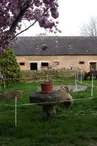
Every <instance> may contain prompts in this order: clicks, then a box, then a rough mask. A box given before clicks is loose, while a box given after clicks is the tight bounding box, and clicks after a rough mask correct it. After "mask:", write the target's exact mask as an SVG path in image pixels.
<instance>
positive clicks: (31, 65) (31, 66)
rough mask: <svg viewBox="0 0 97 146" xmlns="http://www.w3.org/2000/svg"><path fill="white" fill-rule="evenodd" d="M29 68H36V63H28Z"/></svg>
mask: <svg viewBox="0 0 97 146" xmlns="http://www.w3.org/2000/svg"><path fill="white" fill-rule="evenodd" d="M30 70H37V63H36V62H34V63H30Z"/></svg>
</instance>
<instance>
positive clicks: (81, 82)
mask: <svg viewBox="0 0 97 146" xmlns="http://www.w3.org/2000/svg"><path fill="white" fill-rule="evenodd" d="M82 75H83V74H82V71H81V84H82V78H83V76H82Z"/></svg>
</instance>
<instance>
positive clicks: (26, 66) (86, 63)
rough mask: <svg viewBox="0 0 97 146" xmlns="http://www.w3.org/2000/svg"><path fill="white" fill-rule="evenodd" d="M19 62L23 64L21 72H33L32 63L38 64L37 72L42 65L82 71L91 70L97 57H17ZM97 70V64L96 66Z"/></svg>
mask: <svg viewBox="0 0 97 146" xmlns="http://www.w3.org/2000/svg"><path fill="white" fill-rule="evenodd" d="M16 58H17V62H18V63H19V65H20V63H21V65H20V68H21V70H31V66H30V65H31V63H37V70H40V69H41V63H44V62H45V63H47V62H48V63H49V64H51V65H52V64H53V65H52V66H53V68H55V69H61V68H65V69H72V70H76V69H80V70H82V71H89V70H90V62H97V56H96V55H95V56H81V55H71V56H69V55H65V56H16ZM96 69H97V64H96Z"/></svg>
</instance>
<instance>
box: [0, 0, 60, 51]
mask: <svg viewBox="0 0 97 146" xmlns="http://www.w3.org/2000/svg"><path fill="white" fill-rule="evenodd" d="M58 16H59V12H58V2H57V0H0V53H2V52H4V49H6V48H7V47H8V46H9V45H10V42H11V40H12V39H14V38H15V37H16V36H17V35H19V34H20V33H22V32H23V31H26V30H27V29H29V28H30V27H32V26H33V25H34V24H35V23H36V22H38V23H39V26H40V27H43V28H45V29H50V31H53V29H56V30H58V28H57V23H58V22H57V21H55V19H57V18H58ZM52 18H53V19H52ZM23 20H28V21H31V24H30V25H29V26H28V27H27V28H25V29H24V30H22V31H21V27H22V21H23Z"/></svg>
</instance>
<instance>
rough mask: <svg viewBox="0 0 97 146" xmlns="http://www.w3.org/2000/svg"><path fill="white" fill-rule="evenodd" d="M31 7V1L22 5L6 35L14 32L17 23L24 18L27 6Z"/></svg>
mask: <svg viewBox="0 0 97 146" xmlns="http://www.w3.org/2000/svg"><path fill="white" fill-rule="evenodd" d="M30 5H31V0H29V1H27V2H26V3H25V4H24V7H23V8H22V9H21V11H20V13H19V14H18V16H17V17H16V19H15V21H14V22H13V23H12V25H11V27H10V29H9V31H8V33H12V32H14V31H15V29H16V26H17V24H18V22H19V21H20V20H21V19H22V17H23V16H24V14H25V12H26V10H27V9H28V8H29V6H30Z"/></svg>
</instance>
